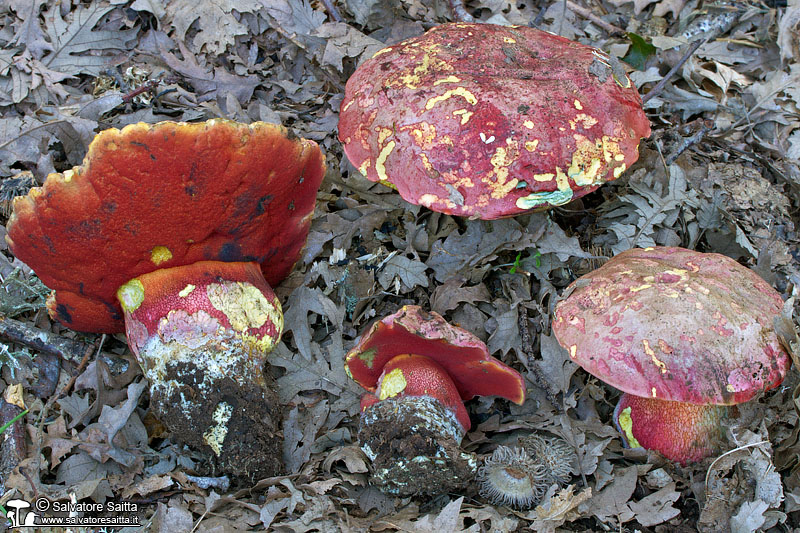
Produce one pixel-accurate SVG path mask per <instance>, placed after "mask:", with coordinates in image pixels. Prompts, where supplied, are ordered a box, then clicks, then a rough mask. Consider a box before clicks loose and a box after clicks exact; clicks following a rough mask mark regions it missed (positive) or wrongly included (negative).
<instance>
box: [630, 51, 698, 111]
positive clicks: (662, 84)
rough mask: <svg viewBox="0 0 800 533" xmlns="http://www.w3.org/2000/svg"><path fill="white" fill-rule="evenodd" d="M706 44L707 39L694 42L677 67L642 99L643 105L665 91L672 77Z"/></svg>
mask: <svg viewBox="0 0 800 533" xmlns="http://www.w3.org/2000/svg"><path fill="white" fill-rule="evenodd" d="M705 43H706V39H698V40H697V41H694V42H693V43H692V44H691V45H690V46H689V49H688V50H686V53H684V54H683V57H682V58H681V60H680V61H678V62H677V63H676V64H675V66H674V67H672V68H671V69H670V70H669V72H667V74H666V75H665V76H664V77H663V78H661V81H659V82H658V83H657V84H656V86H655V87H653V88H652V89H650V91H648V93H647V94H646V95H644V96H643V97H642V104H644V103H646V102H647V101H648V100H650V99H651V98H652V97H654V96H656V95H658V94H659V93H661V91H663V90H664V87H665V86H666V85H667V82H668V81H669V79H670V78H671V77H672V76H674V75H675V73H676V72H678V69H679V68H681V67H682V66H683V64H684V63H686V62H687V61H688V60H689V58H690V57H692V54H694V53H695V52H696V51H697V49H698V48H700V46H701V45H703V44H705Z"/></svg>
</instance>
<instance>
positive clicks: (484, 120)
mask: <svg viewBox="0 0 800 533" xmlns="http://www.w3.org/2000/svg"><path fill="white" fill-rule="evenodd" d="M649 135H650V124H649V122H648V120H647V117H646V116H645V113H644V111H643V110H642V107H641V98H640V97H639V94H638V92H637V90H636V87H635V86H634V85H633V84H632V83H631V80H630V79H629V78H628V77H627V75H626V74H625V72H624V69H623V68H622V67H621V66H620V64H619V62H618V61H616V59H615V58H611V57H609V56H608V55H607V54H606V53H605V52H602V51H600V50H598V49H596V48H592V47H590V46H586V45H583V44H580V43H576V42H573V41H569V40H567V39H564V38H563V37H559V36H556V35H553V34H551V33H547V32H543V31H540V30H536V29H533V28H529V27H525V26H498V25H493V24H471V23H451V24H443V25H441V26H437V27H435V28H433V29H431V30H430V31H428V32H427V33H425V34H424V35H421V36H419V37H415V38H412V39H408V40H406V41H403V42H400V43H397V44H395V45H392V46H389V47H387V48H384V49H382V50H380V51H378V52H377V53H376V54H375V55H374V56H373V57H372V58H371V59H369V60H367V61H365V62H364V63H363V64H362V65H361V66H360V67H359V68H358V69H357V70H356V71H355V73H354V74H353V75H352V76H351V77H350V79H348V81H347V85H346V88H345V96H344V99H343V100H342V106H341V112H340V115H339V140H340V141H341V142H342V143H343V145H344V151H345V154H346V155H347V157H348V159H349V160H350V162H351V163H352V164H353V165H354V166H355V167H356V168H357V169H358V170H359V171H360V172H361V173H362V174H363V175H364V176H365V177H366V178H367V179H369V180H371V181H380V182H382V183H384V184H386V185H390V186H392V187H395V188H396V189H397V190H398V191H399V193H400V195H401V196H402V197H403V198H404V199H405V200H406V201H408V202H410V203H413V204H420V205H423V206H426V207H428V208H430V209H432V210H434V211H441V212H443V213H447V214H453V215H461V216H470V217H477V218H483V219H496V218H500V217H508V216H513V215H518V214H521V213H526V212H530V211H533V210H539V209H546V208H550V207H552V206H558V205H562V204H565V203H567V202H569V201H571V200H573V199H575V198H579V197H581V196H583V195H585V194H587V193H589V192H591V191H594V190H595V189H597V188H598V187H599V186H600V185H602V184H603V183H605V182H606V181H610V180H613V179H616V178H617V177H619V176H620V174H622V172H624V171H625V169H626V168H628V167H630V166H631V164H632V163H633V162H634V161H636V159H637V158H638V144H639V139H640V138H642V137H647V136H649Z"/></svg>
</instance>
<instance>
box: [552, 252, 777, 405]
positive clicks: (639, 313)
mask: <svg viewBox="0 0 800 533" xmlns="http://www.w3.org/2000/svg"><path fill="white" fill-rule="evenodd" d="M566 292H567V293H568V294H569V296H567V298H566V299H564V300H562V301H561V302H559V303H558V305H557V306H556V310H555V321H554V322H553V333H555V335H556V337H557V338H558V342H559V343H560V344H561V345H562V346H563V347H564V348H566V349H567V350H568V351H569V353H570V356H571V357H572V360H573V361H575V362H576V363H578V364H579V365H581V366H582V367H583V368H585V369H586V370H587V371H588V372H589V373H591V374H593V375H595V376H597V377H598V378H600V379H601V380H603V381H605V382H606V383H608V384H609V385H611V386H613V387H616V388H618V389H620V390H622V391H623V392H627V393H629V394H633V395H636V396H642V397H645V398H656V399H660V400H672V401H676V402H688V403H693V404H709V403H710V404H720V405H732V404H737V403H741V402H744V401H747V400H750V399H751V398H753V396H755V395H756V394H757V393H759V392H760V391H764V390H769V389H771V388H773V387H775V386H777V385H778V384H780V383H781V382H782V381H783V378H784V376H785V375H786V372H787V371H788V370H789V367H790V365H791V360H790V358H789V355H788V354H787V353H786V351H785V350H784V348H783V347H782V346H781V344H780V342H779V340H778V336H777V334H776V333H775V329H774V326H773V320H774V318H775V317H776V316H778V315H779V314H780V312H781V309H782V306H783V301H782V300H781V296H780V294H778V292H777V291H776V290H775V289H773V288H772V287H771V286H770V285H769V284H768V283H767V282H766V281H764V280H763V279H761V278H760V277H759V276H758V274H756V273H755V272H753V271H752V270H750V269H748V268H746V267H743V266H742V265H740V264H739V263H737V262H736V261H734V260H733V259H731V258H729V257H726V256H724V255H720V254H713V253H701V252H695V251H692V250H687V249H684V248H668V247H654V248H637V249H633V250H628V251H626V252H622V253H621V254H619V255H617V256H616V257H613V258H612V259H611V260H609V261H608V262H607V263H606V264H604V265H603V266H601V267H600V268H598V269H596V270H594V271H592V272H589V273H588V274H586V275H585V276H582V277H581V278H580V279H578V280H576V281H575V282H574V283H573V284H572V285H570V287H568V288H567V290H566Z"/></svg>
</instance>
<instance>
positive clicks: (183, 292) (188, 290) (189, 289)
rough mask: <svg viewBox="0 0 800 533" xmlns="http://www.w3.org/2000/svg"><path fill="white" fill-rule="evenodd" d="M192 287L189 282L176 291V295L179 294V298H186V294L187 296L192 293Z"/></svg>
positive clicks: (193, 287)
mask: <svg viewBox="0 0 800 533" xmlns="http://www.w3.org/2000/svg"><path fill="white" fill-rule="evenodd" d="M194 289H195V286H194V285H192V284H191V283H189V284H188V285H186V286H185V287H184V288H183V289H181V291H180V292H179V293H178V296H180V297H181V298H186V297H187V296H189V295H190V294H191V293H192V291H193V290H194Z"/></svg>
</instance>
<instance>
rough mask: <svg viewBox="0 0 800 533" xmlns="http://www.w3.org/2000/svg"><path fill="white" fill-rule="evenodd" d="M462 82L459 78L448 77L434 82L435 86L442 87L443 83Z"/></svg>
mask: <svg viewBox="0 0 800 533" xmlns="http://www.w3.org/2000/svg"><path fill="white" fill-rule="evenodd" d="M460 81H461V78H459V77H458V76H447V77H446V78H442V79H439V80H436V81H435V82H433V86H434V87H435V86H437V85H441V84H442V83H458V82H460Z"/></svg>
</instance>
